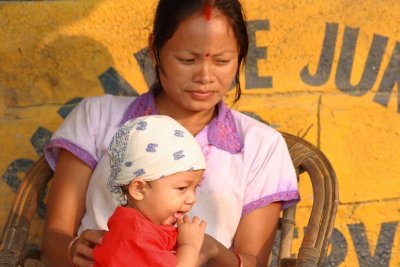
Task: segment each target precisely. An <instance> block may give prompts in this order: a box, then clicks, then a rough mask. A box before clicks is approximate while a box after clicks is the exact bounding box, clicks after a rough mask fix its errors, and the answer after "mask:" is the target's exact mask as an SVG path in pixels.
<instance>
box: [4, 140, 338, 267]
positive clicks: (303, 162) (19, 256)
mask: <svg viewBox="0 0 400 267" xmlns="http://www.w3.org/2000/svg"><path fill="white" fill-rule="evenodd" d="M282 134H283V136H284V138H285V140H286V143H287V144H288V147H289V152H290V155H291V157H292V160H293V163H294V166H295V168H296V171H297V173H298V174H299V175H300V174H301V173H303V172H307V173H308V175H309V177H310V179H311V184H312V188H313V194H314V202H313V206H312V210H311V214H310V218H309V221H308V224H307V226H306V229H305V233H304V238H303V240H302V243H301V247H300V249H299V251H298V253H297V257H296V258H291V255H292V251H291V248H292V239H293V233H294V226H295V211H296V206H292V207H290V208H288V209H286V210H285V211H284V212H283V216H282V218H281V220H280V245H279V255H278V262H279V266H281V267H287V266H297V267H311V266H323V264H324V262H325V259H326V254H327V249H328V245H329V242H330V237H331V234H332V231H333V225H334V221H335V216H336V210H337V206H338V186H337V179H336V175H335V172H334V170H333V168H332V166H331V164H330V162H329V160H328V159H327V158H326V156H325V155H324V154H323V153H322V152H321V151H320V150H319V149H318V148H317V147H315V146H314V145H312V144H311V143H309V142H307V141H305V140H304V139H301V138H299V137H296V136H293V135H290V134H287V133H282ZM52 176H53V172H52V170H51V169H50V167H49V165H48V164H47V162H46V160H45V159H44V157H43V156H42V157H41V158H40V159H39V160H38V161H37V162H36V163H35V164H34V165H33V166H32V167H31V169H30V170H29V171H28V172H27V174H26V176H25V178H24V179H23V181H22V183H21V185H20V187H19V188H18V191H17V193H16V195H15V199H14V203H13V206H12V209H11V210H10V212H9V214H8V217H7V221H6V223H5V225H4V229H3V233H2V235H1V240H0V266H4V267H15V266H24V263H25V260H26V259H37V260H40V251H39V250H38V249H35V248H34V249H32V248H28V247H27V246H26V243H27V241H28V236H29V227H30V222H31V219H32V217H33V215H34V213H35V212H36V209H37V206H38V201H39V198H40V195H41V194H42V193H43V192H44V190H45V188H46V185H47V184H48V182H49V181H50V179H51V178H52Z"/></svg>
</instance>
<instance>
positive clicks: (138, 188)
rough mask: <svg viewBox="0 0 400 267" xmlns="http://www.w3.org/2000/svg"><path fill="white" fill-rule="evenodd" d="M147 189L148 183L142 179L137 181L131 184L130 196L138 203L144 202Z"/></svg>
mask: <svg viewBox="0 0 400 267" xmlns="http://www.w3.org/2000/svg"><path fill="white" fill-rule="evenodd" d="M145 187H146V182H145V181H143V180H142V179H135V180H133V181H132V182H131V183H130V184H129V188H128V190H129V195H131V197H132V198H133V199H135V200H137V201H140V200H143V198H144V190H143V189H144V188H145Z"/></svg>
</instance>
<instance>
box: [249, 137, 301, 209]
mask: <svg viewBox="0 0 400 267" xmlns="http://www.w3.org/2000/svg"><path fill="white" fill-rule="evenodd" d="M260 137H261V138H260ZM257 140H258V141H260V142H257V143H256V144H257V146H254V145H253V144H254V143H255V142H252V143H248V144H246V145H247V148H246V149H247V150H248V154H250V155H251V156H248V159H247V160H251V161H252V163H251V164H249V165H250V166H251V167H250V168H249V170H248V180H247V185H246V189H245V194H244V202H243V203H244V207H243V211H242V215H244V214H247V213H249V212H251V211H253V210H255V209H257V208H260V207H264V206H266V205H268V204H270V203H272V202H278V201H279V202H282V209H285V208H287V207H289V206H291V205H293V204H295V203H297V202H298V201H299V200H300V196H299V193H298V186H297V176H296V172H295V169H294V166H293V162H292V160H291V158H290V154H289V151H288V148H287V145H286V142H285V139H284V138H283V136H282V135H281V134H280V133H279V132H277V131H275V130H273V129H268V131H267V134H265V135H261V136H260V132H259V133H258V138H257Z"/></svg>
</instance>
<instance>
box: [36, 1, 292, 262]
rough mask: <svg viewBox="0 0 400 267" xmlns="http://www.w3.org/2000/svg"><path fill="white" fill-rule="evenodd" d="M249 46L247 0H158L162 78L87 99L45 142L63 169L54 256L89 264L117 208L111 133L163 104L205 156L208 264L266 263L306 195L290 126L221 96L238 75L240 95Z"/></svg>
mask: <svg viewBox="0 0 400 267" xmlns="http://www.w3.org/2000/svg"><path fill="white" fill-rule="evenodd" d="M247 50H248V36H247V31H246V23H245V20H244V15H243V11H242V7H241V5H240V3H239V1H237V0H214V1H212V0H160V1H159V4H158V7H157V11H156V16H155V20H154V27H153V32H152V34H151V36H150V38H149V51H150V57H151V59H152V61H153V63H154V65H155V69H156V74H157V78H158V79H157V81H156V82H155V84H154V85H153V86H152V88H151V90H150V91H149V92H147V93H145V94H143V95H141V96H140V97H137V98H132V97H115V96H101V97H94V98H89V99H85V100H83V101H82V102H81V104H80V105H79V106H78V107H77V108H75V109H74V110H73V112H71V114H70V115H69V116H68V118H67V119H66V120H65V122H64V123H63V124H62V125H61V126H60V128H59V129H58V130H57V132H56V133H55V134H54V136H53V138H52V141H51V143H50V144H49V146H48V147H47V149H46V156H47V158H48V161H49V163H50V165H51V166H52V167H53V168H54V169H55V175H54V179H53V184H52V188H51V190H50V193H49V197H48V207H47V215H46V222H45V229H44V235H43V242H42V252H43V259H44V261H45V262H46V263H47V264H48V265H51V266H62V265H63V266H70V265H71V263H69V262H68V257H70V260H71V261H72V263H73V264H74V265H77V266H91V264H92V250H93V247H94V246H95V245H96V244H98V243H100V242H101V237H102V234H103V233H104V231H103V232H102V231H101V229H103V230H106V229H107V227H106V222H107V219H108V217H109V216H110V215H111V213H112V211H113V210H114V209H115V206H114V204H113V202H112V201H111V196H110V195H109V193H108V192H107V189H106V177H108V173H109V169H107V167H104V166H107V164H103V163H104V162H108V161H109V156H108V154H107V146H108V145H109V143H110V141H111V137H112V136H113V134H114V133H115V131H116V130H117V128H118V127H119V126H120V125H121V124H122V123H124V122H125V121H127V120H129V119H132V118H136V117H139V116H143V115H150V114H161V115H168V116H170V117H172V118H174V119H175V120H177V121H178V122H180V123H181V124H182V125H183V126H184V127H185V128H187V129H188V130H189V131H190V132H191V133H192V134H193V135H195V137H196V140H197V141H198V143H199V144H200V146H201V147H202V149H203V153H204V154H205V157H206V160H207V170H206V172H205V174H204V179H203V182H202V183H201V185H200V187H199V188H198V190H197V203H196V205H195V206H194V207H193V209H192V211H191V214H192V215H197V216H199V217H200V218H202V219H204V220H205V221H206V222H207V229H206V233H207V234H206V235H205V238H204V242H203V246H202V251H201V256H200V264H204V263H206V264H207V266H219V267H223V266H229V267H232V266H240V265H243V266H246V267H249V266H266V264H267V261H268V256H269V253H270V251H271V248H272V243H273V239H274V236H275V232H276V227H277V223H278V217H279V213H280V210H281V209H283V208H285V207H287V206H289V205H291V204H294V203H295V202H296V201H298V199H299V195H298V192H297V180H296V176H295V171H294V168H293V164H292V162H291V160H290V156H289V153H288V150H287V147H286V143H285V141H284V139H283V138H282V136H281V135H280V134H279V133H278V132H277V131H275V130H273V129H272V128H270V127H268V126H266V125H264V124H262V123H260V122H258V121H256V120H254V119H251V118H249V117H247V116H245V115H244V114H241V113H239V112H236V111H232V110H229V109H228V108H227V107H226V106H225V104H224V103H223V98H224V96H225V95H226V94H227V92H228V91H229V90H230V88H231V87H232V84H235V86H236V98H235V100H236V101H237V100H239V98H240V93H241V87H240V82H239V73H240V69H241V65H242V63H243V61H244V60H245V58H246V55H247ZM93 229H94V230H93ZM96 229H97V231H96ZM75 236H78V237H77V238H74V237H75ZM54 244H57V246H54Z"/></svg>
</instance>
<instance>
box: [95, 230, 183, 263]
mask: <svg viewBox="0 0 400 267" xmlns="http://www.w3.org/2000/svg"><path fill="white" fill-rule="evenodd" d="M127 236H129V238H127ZM124 239H125V240H120V241H118V243H117V244H115V243H113V244H109V245H108V246H104V247H103V246H102V245H100V246H98V247H96V248H95V250H94V251H93V256H94V259H95V265H94V267H102V266H108V267H120V266H159V267H175V266H176V263H177V257H176V255H175V254H174V253H173V252H171V251H167V250H164V249H162V248H161V247H160V246H159V244H158V243H159V241H158V237H157V236H156V234H154V233H149V232H136V233H135V234H132V235H129V234H128V235H125V237H124Z"/></svg>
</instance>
